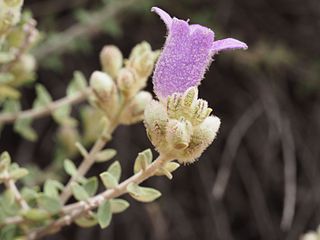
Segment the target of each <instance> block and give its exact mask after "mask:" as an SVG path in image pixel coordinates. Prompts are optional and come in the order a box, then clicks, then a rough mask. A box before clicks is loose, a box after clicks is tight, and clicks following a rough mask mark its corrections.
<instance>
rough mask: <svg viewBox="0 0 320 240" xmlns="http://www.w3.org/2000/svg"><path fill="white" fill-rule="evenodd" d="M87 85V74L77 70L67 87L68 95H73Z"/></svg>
mask: <svg viewBox="0 0 320 240" xmlns="http://www.w3.org/2000/svg"><path fill="white" fill-rule="evenodd" d="M86 87H87V81H86V78H85V76H84V75H83V73H82V72H79V71H75V72H74V73H73V79H72V81H71V82H70V84H69V86H68V88H67V95H68V96H72V95H74V94H77V93H79V92H81V91H83V90H84V89H86Z"/></svg>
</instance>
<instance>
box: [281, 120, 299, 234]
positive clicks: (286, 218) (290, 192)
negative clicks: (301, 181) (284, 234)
mask: <svg viewBox="0 0 320 240" xmlns="http://www.w3.org/2000/svg"><path fill="white" fill-rule="evenodd" d="M282 126H283V131H282V132H281V139H282V141H281V142H282V151H283V159H284V177H285V195H284V203H283V205H284V206H283V212H282V218H281V228H282V229H283V230H285V231H287V230H288V229H290V227H291V225H292V221H293V217H294V213H295V205H296V195H297V194H296V193H297V186H296V171H297V166H296V156H295V144H294V140H293V136H292V132H291V127H290V122H289V120H288V119H284V120H283V123H282Z"/></svg>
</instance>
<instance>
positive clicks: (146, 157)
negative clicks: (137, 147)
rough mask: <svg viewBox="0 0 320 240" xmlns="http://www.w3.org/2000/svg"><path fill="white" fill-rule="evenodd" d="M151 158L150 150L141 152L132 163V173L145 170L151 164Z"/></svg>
mask: <svg viewBox="0 0 320 240" xmlns="http://www.w3.org/2000/svg"><path fill="white" fill-rule="evenodd" d="M152 158H153V156H152V152H151V150H150V149H147V150H144V151H143V152H141V153H139V154H138V157H137V158H136V161H135V163H134V167H133V171H134V173H137V172H139V171H141V170H145V169H146V168H147V166H148V165H149V164H150V163H151V162H152Z"/></svg>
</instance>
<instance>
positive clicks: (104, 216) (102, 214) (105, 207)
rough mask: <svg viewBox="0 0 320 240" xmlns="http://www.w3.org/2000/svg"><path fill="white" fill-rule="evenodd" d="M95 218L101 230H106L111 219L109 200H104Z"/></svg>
mask: <svg viewBox="0 0 320 240" xmlns="http://www.w3.org/2000/svg"><path fill="white" fill-rule="evenodd" d="M97 218H98V222H99V225H100V227H101V228H106V227H108V226H109V225H110V222H111V219H112V212H111V204H110V201H109V200H106V201H105V202H103V203H102V204H101V205H100V206H99V208H98V213H97Z"/></svg>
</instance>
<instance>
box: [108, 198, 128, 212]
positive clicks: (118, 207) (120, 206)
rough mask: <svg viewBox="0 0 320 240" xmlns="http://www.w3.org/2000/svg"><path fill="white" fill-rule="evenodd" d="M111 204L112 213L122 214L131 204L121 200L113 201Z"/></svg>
mask: <svg viewBox="0 0 320 240" xmlns="http://www.w3.org/2000/svg"><path fill="white" fill-rule="evenodd" d="M110 203H111V212H112V213H121V212H123V211H125V210H126V209H127V208H128V207H129V206H130V204H129V203H128V202H127V201H126V200H123V199H119V198H115V199H111V200H110Z"/></svg>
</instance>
